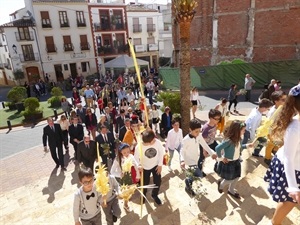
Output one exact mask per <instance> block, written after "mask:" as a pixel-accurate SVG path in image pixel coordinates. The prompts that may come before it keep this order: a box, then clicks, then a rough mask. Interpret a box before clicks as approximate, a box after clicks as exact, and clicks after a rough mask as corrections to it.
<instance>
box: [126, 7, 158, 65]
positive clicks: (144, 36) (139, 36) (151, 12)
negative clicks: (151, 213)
mask: <svg viewBox="0 0 300 225" xmlns="http://www.w3.org/2000/svg"><path fill="white" fill-rule="evenodd" d="M126 11H127V18H128V33H129V37H130V38H131V39H132V43H133V45H134V49H135V53H136V57H137V58H140V59H143V60H146V61H148V62H149V64H150V67H151V68H158V60H159V41H160V39H159V30H163V19H162V13H161V12H159V11H158V10H157V9H149V8H147V7H145V6H144V5H141V4H135V5H128V6H127V9H126Z"/></svg>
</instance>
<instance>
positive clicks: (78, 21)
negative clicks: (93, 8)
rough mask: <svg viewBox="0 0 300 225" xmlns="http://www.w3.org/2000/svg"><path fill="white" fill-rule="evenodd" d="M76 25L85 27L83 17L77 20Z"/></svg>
mask: <svg viewBox="0 0 300 225" xmlns="http://www.w3.org/2000/svg"><path fill="white" fill-rule="evenodd" d="M77 27H86V22H85V19H83V20H77Z"/></svg>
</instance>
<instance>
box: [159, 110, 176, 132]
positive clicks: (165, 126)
mask: <svg viewBox="0 0 300 225" xmlns="http://www.w3.org/2000/svg"><path fill="white" fill-rule="evenodd" d="M172 118H173V115H172V112H171V109H170V107H169V106H166V108H165V112H164V113H163V114H162V115H161V123H160V129H161V132H160V136H161V137H162V138H166V137H167V136H168V132H169V130H171V128H172Z"/></svg>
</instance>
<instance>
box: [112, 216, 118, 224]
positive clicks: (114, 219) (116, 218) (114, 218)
mask: <svg viewBox="0 0 300 225" xmlns="http://www.w3.org/2000/svg"><path fill="white" fill-rule="evenodd" d="M117 220H118V217H116V216H115V215H113V221H114V223H115V222H117Z"/></svg>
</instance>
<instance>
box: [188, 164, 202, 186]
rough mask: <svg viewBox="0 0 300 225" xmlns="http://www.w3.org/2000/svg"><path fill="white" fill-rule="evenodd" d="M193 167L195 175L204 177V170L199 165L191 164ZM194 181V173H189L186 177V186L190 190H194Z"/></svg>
mask: <svg viewBox="0 0 300 225" xmlns="http://www.w3.org/2000/svg"><path fill="white" fill-rule="evenodd" d="M189 167H190V168H191V169H194V172H193V175H194V176H195V177H203V174H202V170H200V169H199V168H198V166H189ZM193 181H194V178H193V176H192V175H188V176H187V177H186V178H185V186H186V188H187V189H188V190H192V184H193Z"/></svg>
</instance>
